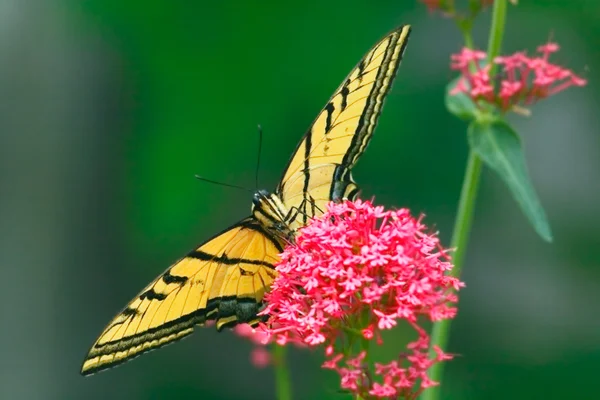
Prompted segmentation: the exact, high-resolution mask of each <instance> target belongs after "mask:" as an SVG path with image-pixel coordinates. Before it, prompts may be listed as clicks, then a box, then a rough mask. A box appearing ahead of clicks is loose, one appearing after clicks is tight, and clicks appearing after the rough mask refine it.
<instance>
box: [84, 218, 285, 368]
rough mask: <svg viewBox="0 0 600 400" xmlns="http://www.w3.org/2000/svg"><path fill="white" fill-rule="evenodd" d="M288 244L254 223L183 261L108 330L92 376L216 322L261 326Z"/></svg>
mask: <svg viewBox="0 0 600 400" xmlns="http://www.w3.org/2000/svg"><path fill="white" fill-rule="evenodd" d="M281 251H282V243H281V242H280V241H279V239H277V238H275V237H272V236H271V235H270V234H269V233H268V232H267V231H266V230H265V229H264V227H263V226H262V225H261V224H260V223H259V222H258V221H256V220H255V219H254V218H247V219H245V220H243V221H241V222H240V223H238V224H236V225H234V226H233V227H231V228H229V229H227V230H226V231H224V232H222V233H220V234H218V235H217V236H215V237H214V238H212V239H210V240H208V241H207V242H206V243H204V244H202V245H200V246H199V247H198V248H197V249H195V250H193V251H191V252H190V253H188V254H187V255H186V256H185V257H183V258H182V259H181V260H179V261H177V262H176V263H175V264H173V265H172V266H171V267H170V268H168V269H167V270H166V271H165V272H164V273H163V274H161V275H160V276H159V277H158V278H157V279H156V280H155V281H154V282H152V283H151V284H150V285H148V286H147V287H146V288H145V289H144V290H142V291H141V292H140V294H139V295H138V296H137V297H135V298H134V299H133V300H132V301H131V302H130V303H129V304H128V305H127V306H126V307H125V308H124V309H123V310H122V311H121V312H120V313H119V314H117V315H116V316H115V317H114V318H113V320H112V321H111V322H110V323H109V324H108V326H107V327H106V328H105V329H104V331H103V332H102V334H101V335H100V337H99V338H98V339H97V341H96V343H94V345H93V346H92V348H91V349H90V351H89V353H88V355H87V357H86V358H85V360H84V362H83V366H82V369H81V373H82V374H83V375H89V374H92V373H94V372H97V371H100V370H103V369H106V368H110V367H113V366H115V365H117V364H120V363H123V362H125V361H127V360H130V359H131V358H134V357H136V356H138V355H140V354H142V353H144V352H147V351H149V350H152V349H155V348H158V347H161V346H164V345H166V344H168V343H171V342H173V341H175V340H178V339H180V338H182V337H184V336H187V335H189V334H190V333H192V331H193V329H194V326H195V325H198V324H203V323H204V322H205V321H206V320H215V321H216V325H217V329H219V330H220V329H222V328H223V327H225V326H229V325H234V324H235V323H237V322H248V323H251V324H252V323H256V322H258V320H257V316H256V314H257V312H258V311H259V310H260V307H261V302H262V298H263V295H264V293H265V291H266V290H268V288H269V286H270V285H271V282H272V281H273V279H274V278H275V275H276V272H275V269H274V267H273V263H274V262H276V261H277V255H278V254H279V253H281Z"/></svg>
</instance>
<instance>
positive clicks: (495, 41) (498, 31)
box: [487, 0, 507, 76]
mask: <svg viewBox="0 0 600 400" xmlns="http://www.w3.org/2000/svg"><path fill="white" fill-rule="evenodd" d="M506 8H507V0H496V1H494V10H493V11H492V27H491V28H490V39H489V41H488V51H487V54H488V63H490V64H491V68H490V76H494V74H495V73H496V67H497V66H496V64H494V63H493V62H492V61H493V60H494V58H496V57H497V56H498V54H500V48H502V38H503V36H504V24H505V23H506Z"/></svg>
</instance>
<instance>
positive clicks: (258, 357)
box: [250, 347, 271, 368]
mask: <svg viewBox="0 0 600 400" xmlns="http://www.w3.org/2000/svg"><path fill="white" fill-rule="evenodd" d="M250 360H251V361H252V364H253V365H254V366H255V367H257V368H264V367H266V366H268V365H269V364H271V353H269V351H268V350H267V349H265V348H264V347H255V348H254V349H253V350H252V352H251V353H250Z"/></svg>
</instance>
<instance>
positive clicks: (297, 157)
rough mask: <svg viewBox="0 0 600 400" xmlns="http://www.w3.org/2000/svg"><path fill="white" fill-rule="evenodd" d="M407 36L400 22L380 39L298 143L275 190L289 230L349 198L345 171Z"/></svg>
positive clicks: (360, 147) (361, 146)
mask: <svg viewBox="0 0 600 400" xmlns="http://www.w3.org/2000/svg"><path fill="white" fill-rule="evenodd" d="M409 34H410V27H409V26H401V27H399V28H397V29H395V30H393V31H392V32H390V33H389V34H388V35H387V36H385V37H384V38H383V39H382V40H380V41H379V42H378V43H377V44H376V45H375V46H373V48H371V50H369V52H367V54H366V55H365V56H364V57H363V59H362V60H361V61H360V62H359V63H358V65H357V66H356V67H355V68H354V69H353V70H352V71H351V72H350V74H349V75H348V76H347V78H346V79H345V80H344V81H343V82H342V84H341V85H340V87H339V88H338V89H337V90H336V91H335V92H334V94H333V96H331V98H330V99H329V101H328V102H327V104H326V106H325V107H324V108H323V110H322V111H321V113H320V114H319V115H318V116H317V118H316V119H315V121H314V122H313V124H312V126H311V127H310V128H309V130H308V132H307V133H306V135H305V136H304V138H303V139H302V141H301V142H300V143H299V144H298V147H297V149H296V151H295V153H294V155H293V156H292V158H291V159H290V162H289V164H288V166H287V168H286V170H285V172H284V174H283V178H282V180H281V183H280V184H279V187H278V188H277V191H276V193H277V194H278V196H279V197H280V198H281V200H282V201H283V203H284V204H285V205H286V207H288V208H289V209H292V210H294V209H295V210H296V212H297V213H296V215H297V216H298V218H296V219H295V220H293V221H292V222H291V224H290V225H291V227H292V228H293V229H295V228H298V227H299V226H302V225H305V224H306V222H307V220H308V219H309V218H310V217H312V216H315V215H318V214H319V213H320V210H322V209H323V207H324V205H325V203H326V202H327V201H329V200H339V199H342V198H350V199H352V198H354V197H355V196H356V194H357V192H358V189H357V187H356V185H355V184H354V183H353V182H352V178H351V176H350V169H351V168H352V167H353V166H354V164H355V163H356V161H357V160H358V158H359V157H360V156H361V154H362V153H363V152H364V151H365V148H366V147H367V144H368V143H369V140H370V139H371V136H372V134H373V130H374V129H375V125H376V124H377V119H378V117H379V114H380V112H381V107H382V104H383V99H384V97H385V95H386V94H387V93H388V91H389V89H390V87H391V85H392V82H393V80H394V77H395V75H396V70H397V69H398V65H399V64H400V61H401V59H402V54H403V52H404V49H405V47H406V43H407V40H408V37H409Z"/></svg>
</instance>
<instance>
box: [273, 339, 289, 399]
mask: <svg viewBox="0 0 600 400" xmlns="http://www.w3.org/2000/svg"><path fill="white" fill-rule="evenodd" d="M273 347H274V348H273V367H274V368H275V389H276V391H277V397H276V398H277V400H291V399H292V387H291V384H290V371H289V370H288V367H287V364H286V362H285V347H284V346H279V345H277V344H275V345H274V346H273Z"/></svg>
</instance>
